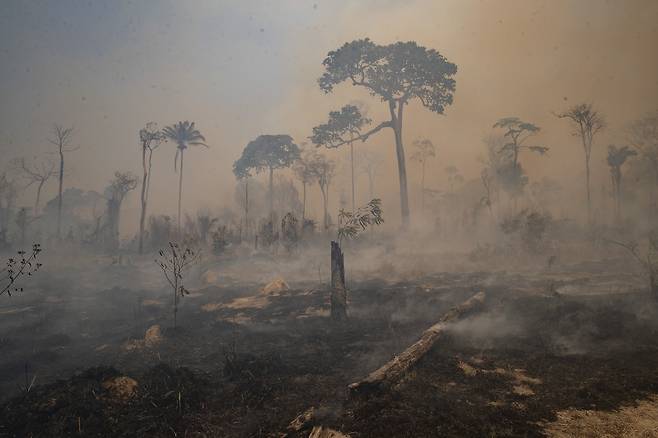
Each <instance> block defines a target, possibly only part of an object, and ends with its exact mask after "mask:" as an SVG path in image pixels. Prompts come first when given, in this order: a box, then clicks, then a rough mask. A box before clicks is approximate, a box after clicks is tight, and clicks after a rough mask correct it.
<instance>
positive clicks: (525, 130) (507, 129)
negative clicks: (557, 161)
mask: <svg viewBox="0 0 658 438" xmlns="http://www.w3.org/2000/svg"><path fill="white" fill-rule="evenodd" d="M493 127H494V128H500V129H502V130H503V138H504V139H505V141H506V143H505V144H504V145H503V146H502V147H501V149H500V150H499V151H498V152H499V153H500V154H503V156H506V161H507V162H506V163H505V165H504V166H503V167H502V168H501V169H500V172H499V173H500V176H501V181H502V182H503V187H505V188H506V190H507V192H508V193H510V195H511V196H512V197H513V198H514V210H515V211H516V202H517V199H518V196H519V195H520V194H521V193H522V191H523V187H524V186H525V185H526V184H527V182H528V180H527V177H526V176H525V175H524V172H523V168H522V167H521V163H519V155H520V154H521V152H523V151H530V152H535V153H537V154H539V155H545V154H546V153H547V152H548V150H549V148H547V147H545V146H536V145H527V144H525V143H526V141H527V140H528V138H530V137H532V136H534V135H536V134H537V133H538V132H539V131H540V128H539V127H538V126H536V125H533V124H532V123H528V122H524V121H523V120H520V119H519V118H518V117H506V118H503V119H500V120H498V121H497V122H496V123H494V125H493Z"/></svg>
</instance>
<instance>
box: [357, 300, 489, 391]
mask: <svg viewBox="0 0 658 438" xmlns="http://www.w3.org/2000/svg"><path fill="white" fill-rule="evenodd" d="M484 298H485V294H484V292H479V293H477V294H475V295H474V296H472V297H471V298H470V299H468V300H466V301H464V302H463V303H462V304H460V305H459V306H457V307H455V308H453V309H451V310H450V311H448V313H446V314H445V315H444V316H443V317H442V318H441V319H440V320H439V322H437V323H436V324H434V325H433V326H432V327H430V328H429V329H427V330H425V331H424V332H423V334H422V335H421V337H420V339H419V340H418V341H417V342H415V343H414V344H413V345H411V346H410V347H409V348H407V349H406V350H404V351H403V352H402V353H400V354H399V355H397V356H395V357H394V358H393V359H392V360H390V361H389V362H388V363H386V364H385V365H384V366H382V367H381V368H379V369H377V370H376V371H373V372H372V373H370V374H369V375H368V377H366V378H365V379H363V380H361V381H359V382H356V383H352V384H351V385H349V389H350V390H351V391H359V390H364V389H374V388H377V387H379V386H380V385H382V384H384V383H392V382H395V381H396V380H397V379H398V378H399V377H400V376H401V375H402V374H403V373H405V372H406V371H407V370H408V369H409V368H411V367H412V366H413V365H414V364H415V363H416V362H418V360H420V359H421V358H422V357H423V356H424V355H425V353H427V352H428V351H429V350H430V349H431V348H432V346H433V345H434V344H435V343H436V342H437V341H438V340H439V339H440V338H441V335H443V333H444V332H445V330H446V328H447V327H448V325H449V323H450V322H452V321H454V320H457V319H459V318H461V317H462V316H463V315H466V314H467V313H470V312H472V311H474V310H476V309H479V308H480V307H481V306H482V305H483V304H484Z"/></svg>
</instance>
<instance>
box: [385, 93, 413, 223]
mask: <svg viewBox="0 0 658 438" xmlns="http://www.w3.org/2000/svg"><path fill="white" fill-rule="evenodd" d="M395 105H396V102H395V101H389V110H390V112H391V121H392V125H393V132H394V134H395V153H396V155H397V160H398V175H399V178H400V211H401V214H402V229H403V230H407V229H408V228H409V192H408V189H407V167H406V164H405V158H404V145H403V143H402V110H403V108H404V104H403V103H402V102H398V108H397V109H398V112H397V115H396V114H395Z"/></svg>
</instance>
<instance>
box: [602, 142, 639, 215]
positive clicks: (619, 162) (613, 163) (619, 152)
mask: <svg viewBox="0 0 658 438" xmlns="http://www.w3.org/2000/svg"><path fill="white" fill-rule="evenodd" d="M634 155H637V152H636V151H634V150H632V149H631V148H629V147H628V146H622V147H617V146H615V145H610V146H608V166H610V176H611V177H612V192H613V194H614V199H615V221H616V222H617V223H619V222H620V220H621V193H622V192H621V177H622V173H621V167H622V166H623V165H624V163H625V162H626V160H627V159H628V158H629V157H632V156H634Z"/></svg>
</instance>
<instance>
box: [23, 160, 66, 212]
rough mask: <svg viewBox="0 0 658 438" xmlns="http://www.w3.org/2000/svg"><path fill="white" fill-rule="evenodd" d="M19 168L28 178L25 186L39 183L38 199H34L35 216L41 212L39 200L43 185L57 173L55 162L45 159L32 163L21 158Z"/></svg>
mask: <svg viewBox="0 0 658 438" xmlns="http://www.w3.org/2000/svg"><path fill="white" fill-rule="evenodd" d="M16 167H17V169H18V170H19V171H20V172H21V173H22V174H23V177H24V178H25V179H26V180H27V185H26V186H25V188H28V187H30V186H31V185H32V184H36V185H37V194H36V200H35V201H34V212H33V214H34V216H36V215H37V214H39V201H40V200H41V190H42V189H43V186H44V185H45V184H46V182H48V180H49V179H50V177H52V176H54V175H56V174H57V172H56V171H55V163H53V162H52V161H44V162H42V163H39V164H35V163H33V164H30V163H27V162H26V160H25V158H20V159H18V160H17V161H16Z"/></svg>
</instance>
